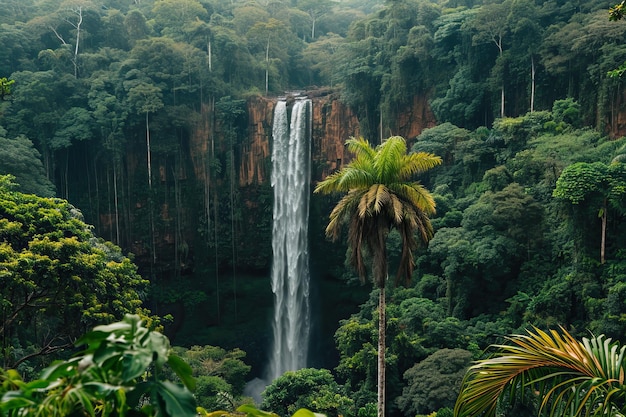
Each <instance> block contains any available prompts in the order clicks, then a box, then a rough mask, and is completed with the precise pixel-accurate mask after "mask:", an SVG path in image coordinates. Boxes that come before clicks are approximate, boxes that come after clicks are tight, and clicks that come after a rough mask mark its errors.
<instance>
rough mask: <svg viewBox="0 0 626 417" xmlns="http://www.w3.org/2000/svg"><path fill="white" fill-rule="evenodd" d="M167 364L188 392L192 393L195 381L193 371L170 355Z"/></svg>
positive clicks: (182, 361) (183, 362)
mask: <svg viewBox="0 0 626 417" xmlns="http://www.w3.org/2000/svg"><path fill="white" fill-rule="evenodd" d="M167 363H168V365H169V366H170V367H171V368H172V370H173V371H174V372H175V373H176V375H178V377H179V378H180V380H181V381H182V382H183V384H184V385H185V386H186V387H187V388H188V389H189V390H191V391H194V390H195V389H196V379H195V378H194V377H193V375H192V373H193V371H192V369H191V366H189V364H188V363H187V362H185V361H184V360H182V359H181V358H180V357H178V356H176V355H171V354H170V355H169V357H168V358H167Z"/></svg>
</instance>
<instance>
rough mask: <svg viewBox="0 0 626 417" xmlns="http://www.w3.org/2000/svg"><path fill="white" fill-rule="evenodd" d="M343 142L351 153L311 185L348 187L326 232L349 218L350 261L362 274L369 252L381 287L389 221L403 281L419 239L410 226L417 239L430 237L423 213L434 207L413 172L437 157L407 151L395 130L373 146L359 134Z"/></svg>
mask: <svg viewBox="0 0 626 417" xmlns="http://www.w3.org/2000/svg"><path fill="white" fill-rule="evenodd" d="M346 143H347V145H348V149H349V150H350V151H351V152H352V153H353V154H354V156H355V159H354V160H353V161H352V162H350V164H348V165H347V166H346V167H344V168H343V169H342V170H341V171H339V172H336V173H334V174H331V175H330V176H328V177H327V178H326V179H325V180H324V181H322V182H320V183H319V184H318V185H317V187H316V188H315V192H316V193H324V194H330V193H347V194H346V195H345V196H344V197H343V198H342V199H341V201H339V203H338V204H337V205H336V206H335V208H334V209H333V211H332V212H331V214H330V221H329V223H328V227H327V228H326V234H327V236H329V237H332V238H333V239H337V238H338V237H339V232H340V230H341V226H342V225H343V224H348V225H349V226H348V227H349V231H348V244H349V245H350V247H351V248H352V249H353V251H352V255H351V263H352V265H353V266H354V267H355V269H356V271H357V272H358V274H359V276H361V277H362V278H365V276H366V275H367V273H366V266H365V263H364V258H363V252H362V251H363V250H364V249H366V250H368V251H369V253H370V255H371V256H372V257H373V258H374V259H373V264H372V268H373V274H372V275H373V280H374V283H375V285H376V286H377V287H379V288H380V287H382V286H384V285H385V280H386V278H387V257H386V251H385V239H386V237H387V234H388V233H389V230H390V229H391V228H392V227H393V228H396V229H398V231H399V232H400V235H401V237H402V247H403V250H402V257H401V260H400V267H399V268H398V279H405V280H406V281H408V280H410V278H411V273H412V271H413V260H412V259H413V258H412V250H414V249H415V248H416V247H417V243H418V242H417V240H416V239H415V236H414V235H413V232H414V231H417V232H418V233H419V237H420V241H421V242H424V243H425V242H428V240H429V239H430V238H431V237H432V227H431V225H430V220H429V218H428V216H429V215H431V214H433V213H434V212H435V207H434V206H435V203H434V200H433V199H432V196H431V195H430V193H429V192H428V190H426V188H425V187H424V186H423V185H421V184H420V183H418V182H416V181H413V180H412V177H413V176H414V175H416V174H420V173H424V172H426V171H427V170H429V169H432V168H434V167H435V166H437V165H439V164H440V163H441V158H440V157H438V156H436V155H433V154H430V153H426V152H418V153H413V154H407V148H406V142H405V140H404V139H403V138H401V137H399V136H394V137H391V138H389V139H387V140H385V141H384V142H383V143H382V144H381V145H379V146H377V147H376V148H373V147H372V146H371V145H370V143H369V142H367V141H366V140H365V139H363V138H359V139H356V138H352V139H350V140H348V141H347V142H346Z"/></svg>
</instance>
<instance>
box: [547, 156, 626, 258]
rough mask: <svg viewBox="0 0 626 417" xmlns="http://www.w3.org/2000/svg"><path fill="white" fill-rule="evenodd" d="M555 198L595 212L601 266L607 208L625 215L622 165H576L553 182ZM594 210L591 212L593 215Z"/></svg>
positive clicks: (625, 175)
mask: <svg viewBox="0 0 626 417" xmlns="http://www.w3.org/2000/svg"><path fill="white" fill-rule="evenodd" d="M553 196H554V197H557V198H559V199H562V200H567V201H569V202H570V203H572V204H573V205H574V206H577V205H578V204H579V203H586V205H587V207H590V208H592V209H595V210H597V213H598V217H599V218H600V220H601V234H602V235H601V240H600V263H604V261H605V251H606V250H605V248H606V226H607V212H608V210H609V208H613V209H616V210H618V211H621V212H624V211H625V210H626V205H625V204H624V197H625V196H626V167H625V166H624V164H622V163H614V164H611V165H608V166H607V165H605V164H603V163H602V162H594V163H587V162H577V163H575V164H572V165H570V166H568V167H567V168H565V169H564V170H563V172H562V173H561V176H560V177H559V179H558V180H557V182H556V189H555V190H554V193H553ZM595 210H594V211H595Z"/></svg>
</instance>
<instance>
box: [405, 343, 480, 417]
mask: <svg viewBox="0 0 626 417" xmlns="http://www.w3.org/2000/svg"><path fill="white" fill-rule="evenodd" d="M471 362H472V354H471V353H470V352H468V351H466V350H463V349H440V350H438V351H437V352H435V353H433V354H432V355H430V356H429V357H427V358H426V359H424V360H423V361H422V362H420V363H419V364H416V365H415V366H413V367H412V368H410V369H409V370H408V371H406V372H405V373H404V379H405V380H406V381H407V386H406V387H405V388H404V389H403V391H402V395H401V396H400V397H398V399H397V403H398V406H399V407H400V409H401V410H402V412H403V413H404V414H405V415H416V414H424V415H428V414H430V413H431V412H433V411H436V410H439V409H441V408H454V403H455V402H456V398H457V396H458V393H459V391H460V388H461V382H462V381H463V377H464V376H465V372H466V371H467V368H468V367H469V366H470V364H471ZM437 415H438V416H439V413H437Z"/></svg>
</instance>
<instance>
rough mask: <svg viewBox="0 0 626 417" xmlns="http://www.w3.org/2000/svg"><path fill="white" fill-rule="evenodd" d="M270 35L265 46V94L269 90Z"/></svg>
mask: <svg viewBox="0 0 626 417" xmlns="http://www.w3.org/2000/svg"><path fill="white" fill-rule="evenodd" d="M269 72H270V37H269V36H268V37H267V46H266V47H265V95H267V92H268V90H269V81H270V75H269Z"/></svg>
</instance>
